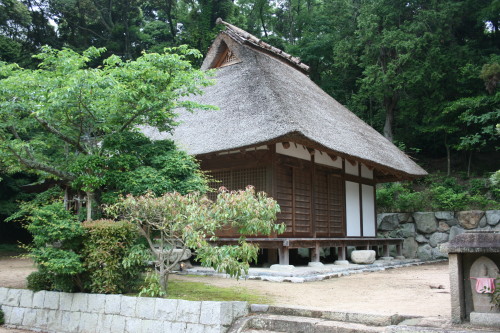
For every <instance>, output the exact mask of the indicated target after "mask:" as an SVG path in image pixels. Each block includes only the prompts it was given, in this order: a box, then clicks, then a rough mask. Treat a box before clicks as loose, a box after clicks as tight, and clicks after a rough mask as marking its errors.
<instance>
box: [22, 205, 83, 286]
mask: <svg viewBox="0 0 500 333" xmlns="http://www.w3.org/2000/svg"><path fill="white" fill-rule="evenodd" d="M29 220H30V223H29V224H28V226H27V227H26V228H27V229H28V231H29V232H31V234H32V235H33V244H32V245H31V246H30V247H29V256H30V257H31V258H33V260H34V261H35V263H36V264H37V265H38V267H39V271H40V272H41V273H43V274H44V275H45V276H46V277H47V278H48V279H49V280H50V282H51V283H50V289H55V290H60V291H67V292H71V291H76V290H82V285H81V277H80V276H79V275H80V274H81V273H83V271H84V267H83V264H82V258H81V255H80V254H79V253H80V249H81V241H82V237H83V234H84V229H83V227H82V225H81V223H80V222H78V221H77V219H76V217H75V216H74V215H72V214H71V212H69V211H67V210H66V209H64V205H63V203H62V202H60V201H56V202H53V203H51V204H46V205H45V206H41V207H35V208H33V209H32V211H31V216H30V217H29Z"/></svg>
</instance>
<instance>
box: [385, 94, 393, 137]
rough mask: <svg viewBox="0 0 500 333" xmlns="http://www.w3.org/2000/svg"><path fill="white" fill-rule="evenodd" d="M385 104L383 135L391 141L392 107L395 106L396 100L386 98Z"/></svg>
mask: <svg viewBox="0 0 500 333" xmlns="http://www.w3.org/2000/svg"><path fill="white" fill-rule="evenodd" d="M384 104H385V124H384V136H385V138H386V139H387V140H389V141H391V142H393V139H394V138H393V132H392V127H393V123H394V108H395V106H396V101H395V100H394V98H386V100H385V101H384Z"/></svg>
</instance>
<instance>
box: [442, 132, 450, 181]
mask: <svg viewBox="0 0 500 333" xmlns="http://www.w3.org/2000/svg"><path fill="white" fill-rule="evenodd" d="M444 146H445V147H446V175H447V176H448V177H449V176H450V175H451V151H450V145H449V144H448V135H447V134H445V135H444Z"/></svg>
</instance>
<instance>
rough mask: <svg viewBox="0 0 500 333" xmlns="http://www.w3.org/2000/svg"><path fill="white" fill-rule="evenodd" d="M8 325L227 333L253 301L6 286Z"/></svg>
mask: <svg viewBox="0 0 500 333" xmlns="http://www.w3.org/2000/svg"><path fill="white" fill-rule="evenodd" d="M0 307H1V309H2V311H3V312H4V314H5V324H6V325H8V326H11V327H17V328H26V329H32V330H38V331H43V332H57V333H63V332H82V333H83V332H99V333H100V332H134V333H136V332H155V333H157V332H189V333H197V332H200V333H201V332H203V333H223V332H226V331H227V330H228V328H229V327H230V326H231V324H232V323H233V321H234V320H236V319H237V318H240V317H242V316H245V315H247V314H248V304H247V302H209V301H202V302H196V301H185V300H176V299H163V298H149V297H131V296H122V295H102V294H83V293H76V294H71V293H62V292H54V291H39V292H32V291H30V290H23V289H10V288H0Z"/></svg>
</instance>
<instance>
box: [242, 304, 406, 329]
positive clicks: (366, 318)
mask: <svg viewBox="0 0 500 333" xmlns="http://www.w3.org/2000/svg"><path fill="white" fill-rule="evenodd" d="M252 306H254V305H252ZM252 306H251V311H252V312H264V313H265V314H274V315H283V316H296V317H309V318H318V319H326V320H333V321H341V322H348V323H356V324H363V325H368V326H390V325H397V324H399V323H401V322H402V321H404V320H408V319H413V318H416V317H415V316H402V315H398V314H396V315H380V314H368V313H354V312H342V311H319V310H315V309H308V308H303V307H285V306H275V305H268V306H265V307H263V308H262V309H261V310H260V311H258V310H257V311H256V309H259V308H257V307H254V308H252Z"/></svg>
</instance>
